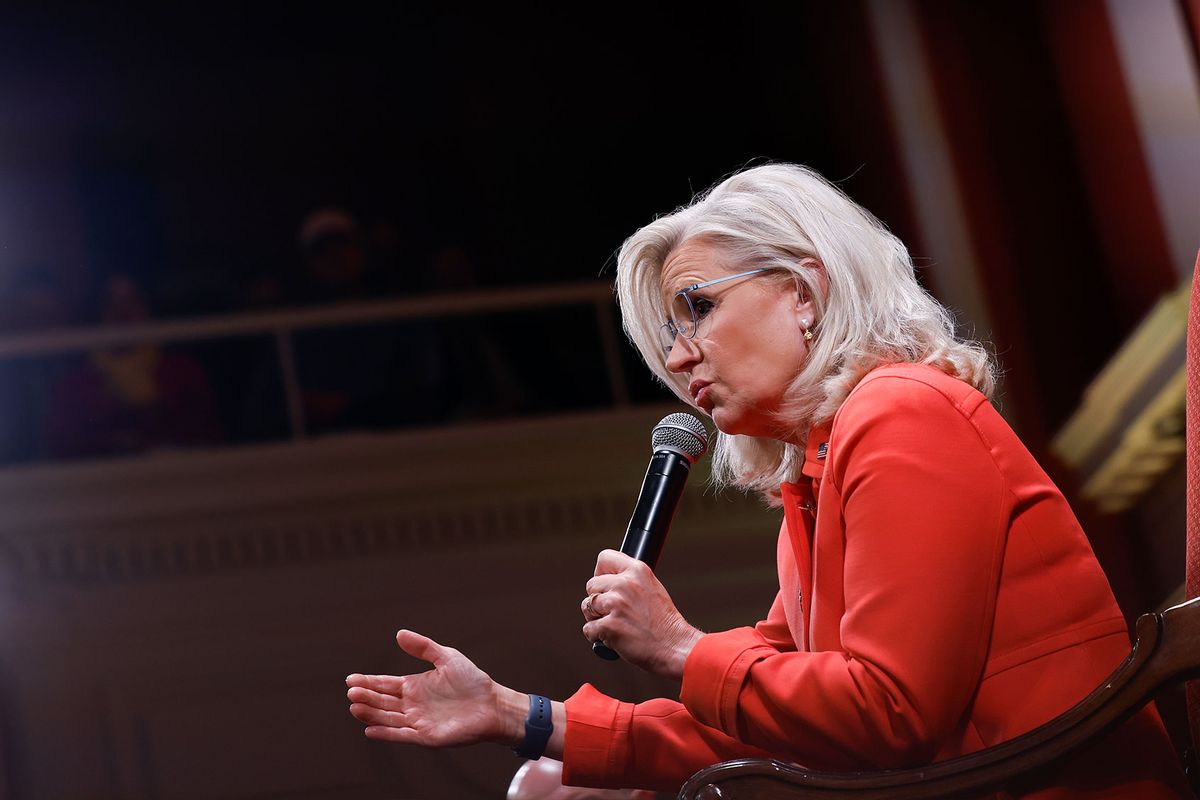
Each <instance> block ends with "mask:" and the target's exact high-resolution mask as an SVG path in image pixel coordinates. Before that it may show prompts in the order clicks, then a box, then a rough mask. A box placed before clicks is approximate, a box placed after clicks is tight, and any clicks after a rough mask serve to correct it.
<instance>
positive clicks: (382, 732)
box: [363, 725, 425, 744]
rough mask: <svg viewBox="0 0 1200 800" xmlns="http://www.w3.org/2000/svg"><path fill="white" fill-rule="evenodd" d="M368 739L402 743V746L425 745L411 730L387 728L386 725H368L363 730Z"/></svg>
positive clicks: (419, 735)
mask: <svg viewBox="0 0 1200 800" xmlns="http://www.w3.org/2000/svg"><path fill="white" fill-rule="evenodd" d="M363 733H365V734H366V735H367V738H368V739H379V740H381V741H385V742H403V743H404V744H425V742H422V741H421V734H419V733H417V731H415V730H413V729H412V728H389V727H387V726H386V725H368V726H367V727H366V728H364V729H363Z"/></svg>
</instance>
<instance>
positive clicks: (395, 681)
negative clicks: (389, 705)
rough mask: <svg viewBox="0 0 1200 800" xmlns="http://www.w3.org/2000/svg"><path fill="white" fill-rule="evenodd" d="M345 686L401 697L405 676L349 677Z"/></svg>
mask: <svg viewBox="0 0 1200 800" xmlns="http://www.w3.org/2000/svg"><path fill="white" fill-rule="evenodd" d="M346 686H348V687H350V688H354V687H356V686H357V687H362V688H364V689H370V690H372V691H375V692H379V693H381V694H392V695H395V696H396V697H401V696H402V695H403V694H404V686H405V676H396V675H357V674H356V675H351V676H349V677H348V678H346Z"/></svg>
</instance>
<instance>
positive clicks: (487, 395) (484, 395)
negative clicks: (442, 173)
mask: <svg viewBox="0 0 1200 800" xmlns="http://www.w3.org/2000/svg"><path fill="white" fill-rule="evenodd" d="M429 271H430V273H431V275H432V278H433V288H434V290H435V291H437V292H443V293H446V294H461V293H464V292H469V291H471V290H473V289H476V288H477V286H478V272H477V270H476V268H475V262H474V260H473V259H472V258H471V256H470V254H469V253H468V252H467V250H466V249H465V248H463V247H461V246H459V245H456V244H451V245H447V246H445V247H443V248H441V249H440V250H438V251H437V252H436V253H435V254H434V255H433V257H432V259H431V260H430V262H429ZM496 323H497V320H496V319H494V318H492V319H489V318H487V317H482V316H479V315H478V314H468V315H465V316H461V317H451V318H449V319H446V320H443V321H441V323H440V324H439V325H438V330H439V332H440V339H441V342H440V346H441V349H442V351H443V355H442V360H443V361H444V364H445V366H444V380H445V381H446V395H447V398H448V400H449V402H450V409H449V411H450V417H451V418H452V419H486V418H489V417H491V418H494V417H505V416H512V415H513V414H516V413H519V412H521V411H523V410H527V408H528V407H529V405H530V397H529V392H528V391H527V389H526V388H525V386H524V384H523V382H522V380H521V378H520V375H519V374H518V371H517V369H516V366H515V365H514V363H513V359H512V357H511V355H510V348H509V347H506V346H505V343H504V340H503V338H502V337H501V336H500V335H499V333H498V330H497V328H498V327H503V326H497V324H496ZM528 357H529V358H530V360H531V361H533V360H537V355H535V354H532V353H530V354H529V355H528ZM539 363H540V362H539Z"/></svg>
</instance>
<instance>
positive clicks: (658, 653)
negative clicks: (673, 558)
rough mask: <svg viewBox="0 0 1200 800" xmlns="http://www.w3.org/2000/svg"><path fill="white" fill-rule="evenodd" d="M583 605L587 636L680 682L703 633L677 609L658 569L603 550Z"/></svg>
mask: <svg viewBox="0 0 1200 800" xmlns="http://www.w3.org/2000/svg"><path fill="white" fill-rule="evenodd" d="M586 588H587V593H588V596H587V598H585V599H584V601H583V604H582V610H583V618H584V619H585V620H587V624H585V625H584V626H583V635H584V636H586V637H587V639H588V641H591V642H595V641H597V640H599V641H602V642H604V643H605V644H606V645H608V646H609V647H611V648H612V649H613V650H616V651H617V652H618V653H620V654H621V658H624V659H625V660H626V661H628V662H629V663H631V664H634V665H636V666H639V667H641V668H642V669H644V670H647V671H648V672H653V673H655V674H656V675H663V676H665V677H668V678H674V679H676V680H678V679H681V678H682V677H683V664H684V662H685V661H687V657H688V654H689V653H691V652H692V648H693V647H695V646H696V642H697V641H699V640H700V637H701V636H703V635H704V634H703V633H701V632H700V631H699V630H697V629H696V628H693V627H692V626H691V625H689V624H688V622H687V620H685V619H684V618H683V615H682V614H680V613H679V611H678V609H676V608H675V603H674V602H673V601H672V600H671V596H670V595H669V594H667V590H666V587H664V586H663V585H662V583H660V582H659V580H658V578H657V577H656V576H655V575H654V571H653V570H652V569H650V567H648V566H647V565H645V564H643V563H642V562H641V561H638V560H637V559H634V558H630V557H629V556H627V555H625V554H624V553H621V552H619V551H617V550H602V551H601V552H600V556H599V557H598V558H597V559H596V575H595V577H593V578H592V579H591V580H589V581H588V582H587V587H586Z"/></svg>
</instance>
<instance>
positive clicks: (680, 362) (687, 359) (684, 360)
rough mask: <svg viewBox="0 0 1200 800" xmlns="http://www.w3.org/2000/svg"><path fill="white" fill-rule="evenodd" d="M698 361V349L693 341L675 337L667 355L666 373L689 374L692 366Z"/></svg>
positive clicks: (684, 337)
mask: <svg viewBox="0 0 1200 800" xmlns="http://www.w3.org/2000/svg"><path fill="white" fill-rule="evenodd" d="M699 360H700V348H699V347H697V346H696V342H695V340H694V339H689V338H687V337H686V336H676V337H675V341H674V343H672V345H671V352H669V353H667V361H666V367H667V371H668V372H691V370H692V366H693V365H694V364H695V363H696V362H697V361H699Z"/></svg>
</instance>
